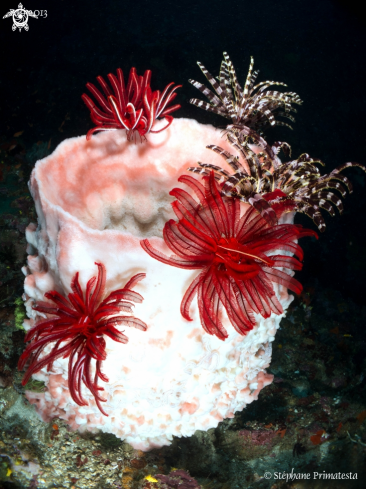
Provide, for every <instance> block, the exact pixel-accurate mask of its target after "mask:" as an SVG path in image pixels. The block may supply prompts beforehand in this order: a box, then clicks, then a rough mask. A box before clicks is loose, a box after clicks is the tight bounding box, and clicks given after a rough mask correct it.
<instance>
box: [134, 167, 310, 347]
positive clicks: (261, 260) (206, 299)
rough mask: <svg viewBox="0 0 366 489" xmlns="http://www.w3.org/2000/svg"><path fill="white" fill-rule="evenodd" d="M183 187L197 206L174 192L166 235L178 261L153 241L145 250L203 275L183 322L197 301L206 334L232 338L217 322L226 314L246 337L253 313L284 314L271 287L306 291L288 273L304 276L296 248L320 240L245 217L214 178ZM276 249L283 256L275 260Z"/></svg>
mask: <svg viewBox="0 0 366 489" xmlns="http://www.w3.org/2000/svg"><path fill="white" fill-rule="evenodd" d="M178 181H179V182H182V183H185V184H187V185H188V186H189V187H190V188H191V189H192V190H193V192H194V193H195V194H196V196H197V198H198V201H197V200H196V199H195V198H193V197H192V196H191V195H190V194H189V193H188V192H186V191H185V190H182V189H179V188H175V189H173V190H172V191H171V192H170V195H172V196H174V197H176V199H177V200H176V201H174V202H173V203H172V207H173V210H174V212H175V214H176V216H177V218H178V221H174V220H170V221H168V222H167V223H166V224H165V227H164V231H163V236H164V241H165V243H166V245H167V246H168V247H169V249H170V250H171V251H172V252H173V253H174V255H172V256H166V255H164V254H163V253H161V252H160V251H158V250H156V249H154V248H153V247H152V245H151V244H150V242H149V240H148V239H144V240H142V241H141V242H140V244H141V246H142V248H143V249H144V250H145V251H146V252H147V253H148V254H149V255H150V256H151V257H153V258H155V259H157V260H159V261H161V262H162V263H165V264H167V265H172V266H174V267H178V268H183V269H187V270H193V269H197V270H201V272H200V273H199V275H198V276H197V277H196V278H195V279H194V280H193V282H192V283H191V284H190V286H189V287H188V289H187V290H186V292H185V294H184V297H183V300H182V302H181V314H182V316H183V317H184V318H185V319H186V320H188V321H192V319H191V317H190V315H189V308H190V305H191V303H192V300H193V299H194V297H195V296H196V295H197V296H198V309H199V315H200V320H201V324H202V327H203V328H204V330H205V331H206V332H207V333H209V334H212V335H216V336H217V337H218V338H220V339H221V340H225V338H227V336H228V334H227V331H226V330H225V328H224V326H223V325H222V323H221V320H220V313H221V310H222V308H224V309H225V311H226V313H227V316H228V318H229V320H230V322H231V324H232V325H233V327H234V328H235V330H236V331H237V332H238V333H240V334H242V335H245V334H246V333H247V332H248V331H249V330H251V329H253V327H254V326H255V318H254V313H256V314H261V315H262V316H263V317H264V318H268V317H269V316H270V315H271V313H274V314H282V312H283V309H282V306H281V304H280V302H279V301H278V299H277V297H276V295H275V291H274V288H273V283H277V284H280V285H283V286H284V287H287V288H288V289H290V290H292V291H293V292H295V293H296V294H299V293H300V292H301V290H302V286H301V284H300V283H299V282H298V281H297V280H296V279H294V278H293V277H292V276H291V275H290V274H289V272H286V271H283V269H288V270H301V268H302V263H301V260H302V258H303V253H302V250H301V248H300V246H299V245H298V244H297V241H298V239H299V238H302V237H304V236H314V237H317V234H316V233H315V232H314V231H312V230H308V229H303V228H302V227H301V226H299V225H295V224H277V225H274V226H271V225H270V224H269V223H268V222H267V221H266V220H265V219H264V218H263V217H262V216H261V215H260V214H259V213H258V212H257V211H256V210H255V209H254V208H251V209H250V210H248V211H247V212H246V213H245V214H244V215H243V216H242V217H240V202H239V200H238V199H234V198H232V197H226V196H223V195H222V193H221V187H222V184H221V185H220V184H219V183H217V181H216V180H215V175H214V172H213V171H211V172H210V175H209V176H204V177H203V185H202V184H201V183H200V182H198V181H197V180H196V179H194V178H192V177H191V176H187V175H184V176H181V177H179V179H178ZM277 250H280V251H281V252H282V253H281V254H275V252H276V251H277ZM283 251H288V252H291V253H292V254H293V255H294V256H287V255H284V254H283ZM279 268H281V269H279Z"/></svg>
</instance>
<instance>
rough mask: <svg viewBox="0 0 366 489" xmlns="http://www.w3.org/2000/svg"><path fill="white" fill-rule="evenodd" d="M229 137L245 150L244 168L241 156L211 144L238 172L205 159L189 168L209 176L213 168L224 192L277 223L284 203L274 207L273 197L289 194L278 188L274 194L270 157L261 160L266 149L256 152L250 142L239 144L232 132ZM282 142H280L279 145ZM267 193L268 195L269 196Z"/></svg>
mask: <svg viewBox="0 0 366 489" xmlns="http://www.w3.org/2000/svg"><path fill="white" fill-rule="evenodd" d="M228 139H229V141H230V142H231V143H232V144H233V145H234V146H235V147H236V148H237V149H238V150H239V152H240V153H241V156H242V158H243V160H244V161H245V164H246V167H247V169H245V168H244V166H243V165H242V163H241V162H240V160H239V157H238V156H233V155H232V154H230V153H229V152H228V151H226V150H224V149H222V148H221V147H220V146H216V145H209V146H207V148H208V149H211V150H212V151H214V152H215V153H217V154H219V155H220V156H222V158H223V159H224V160H225V162H226V164H227V165H228V166H230V167H231V169H232V170H233V171H234V173H233V174H230V173H229V172H228V171H226V170H224V169H223V168H221V167H218V166H216V165H211V164H209V163H201V162H198V165H199V166H198V167H189V168H188V171H191V172H193V173H196V174H200V175H205V176H208V175H209V174H210V172H211V171H213V172H214V176H215V179H216V180H217V181H218V183H220V184H222V186H221V194H222V195H224V196H226V197H234V198H236V199H239V200H240V201H242V202H244V203H247V204H250V205H252V206H253V207H254V208H255V209H256V210H257V211H258V212H259V213H260V214H261V216H262V217H263V218H264V219H265V220H266V221H267V222H268V223H269V224H270V225H275V224H277V222H278V217H279V216H280V213H279V212H278V211H280V207H279V206H277V208H276V210H274V209H273V208H272V206H271V200H273V199H276V200H278V198H279V197H280V196H285V194H283V193H279V192H278V191H277V192H276V194H275V195H274V194H273V192H274V190H275V185H274V183H275V182H274V179H273V175H272V173H271V172H270V171H268V170H267V163H268V160H266V162H265V163H263V162H262V161H261V157H262V156H263V155H262V153H260V154H256V153H254V151H252V149H251V148H250V147H249V145H248V144H247V143H246V142H245V143H241V144H239V143H238V142H236V140H234V139H233V136H232V135H229V136H228ZM282 144H283V143H279V145H282ZM269 166H272V165H269ZM263 195H266V198H264V197H263ZM283 209H284V208H283Z"/></svg>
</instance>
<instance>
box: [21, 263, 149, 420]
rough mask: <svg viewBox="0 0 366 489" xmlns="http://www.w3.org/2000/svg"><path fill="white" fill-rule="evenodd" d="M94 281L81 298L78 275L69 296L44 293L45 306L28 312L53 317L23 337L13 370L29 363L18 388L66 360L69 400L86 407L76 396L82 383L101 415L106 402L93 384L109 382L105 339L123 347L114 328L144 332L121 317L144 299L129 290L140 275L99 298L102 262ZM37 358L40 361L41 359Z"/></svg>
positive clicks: (142, 326)
mask: <svg viewBox="0 0 366 489" xmlns="http://www.w3.org/2000/svg"><path fill="white" fill-rule="evenodd" d="M96 265H97V267H98V277H92V278H91V279H90V280H89V281H88V283H87V285H86V291H85V295H84V294H83V292H82V289H81V287H80V284H79V273H76V274H75V276H74V278H73V279H72V281H71V289H72V293H70V294H69V295H68V297H67V298H66V297H63V296H62V295H61V294H59V293H58V292H56V291H54V290H52V291H50V292H47V293H46V294H45V297H46V299H49V300H50V301H52V302H53V303H54V304H51V303H50V302H38V303H37V304H36V305H35V306H33V309H34V310H35V311H38V312H42V313H46V314H47V315H50V316H53V317H47V319H42V320H40V321H38V322H37V323H36V325H35V326H34V327H33V328H31V329H30V330H29V331H28V333H27V334H26V336H25V342H28V341H29V342H30V343H29V344H28V346H27V347H26V349H25V350H24V352H23V354H22V355H21V357H20V359H19V363H18V369H19V370H23V369H24V368H25V366H26V364H27V363H28V368H27V371H26V373H25V374H24V377H23V381H22V384H23V385H25V384H26V383H27V382H28V380H29V379H30V377H31V376H32V375H33V374H35V373H36V372H39V371H40V370H41V369H42V368H44V367H47V370H48V371H50V370H51V368H52V366H53V363H54V361H55V360H56V359H57V358H60V357H63V358H67V357H69V367H68V383H69V390H70V394H71V397H72V399H73V400H74V401H75V402H76V404H78V405H79V406H87V405H88V403H87V402H86V400H85V399H84V398H83V396H82V393H81V387H82V385H81V384H82V382H83V383H84V384H85V386H86V387H87V388H88V389H89V390H90V392H91V393H92V394H93V396H94V399H95V402H96V404H97V406H98V408H99V410H100V412H101V413H102V414H104V415H105V416H108V414H107V413H106V412H105V411H104V410H103V408H102V406H101V404H100V403H101V402H105V401H106V399H104V398H103V397H101V396H100V394H99V391H102V390H104V389H103V387H100V386H98V379H101V380H102V381H103V382H108V378H107V377H106V376H105V375H104V374H103V372H102V371H101V366H102V362H103V360H105V359H106V358H107V354H106V349H105V347H106V342H105V339H104V335H106V336H108V337H109V338H111V339H112V340H114V341H117V342H119V343H127V342H128V338H127V337H126V336H125V335H124V334H123V331H122V332H121V331H119V330H118V329H117V327H118V326H122V325H124V326H133V327H135V328H137V329H140V330H141V331H146V328H147V326H146V324H145V323H144V322H143V321H141V320H140V319H138V318H135V317H133V316H124V315H120V313H121V312H129V313H131V312H132V306H133V304H132V302H131V301H133V302H142V300H143V298H142V296H141V295H140V294H138V293H137V292H135V291H133V290H131V288H132V287H134V286H135V285H136V283H137V282H138V281H139V280H142V279H143V278H144V277H145V274H144V273H139V274H137V275H135V276H133V277H132V278H131V279H130V280H129V281H128V282H127V284H126V285H125V286H124V287H123V288H122V289H118V290H115V291H113V292H111V293H110V294H109V295H108V296H107V297H105V298H104V299H103V296H104V290H105V280H106V270H105V266H104V265H103V264H101V263H96ZM52 344H53V346H52V348H51V351H50V352H49V353H47V354H46V355H43V356H42V357H41V354H42V353H43V351H44V348H45V347H47V346H50V345H52ZM40 357H41V358H40ZM92 360H95V374H94V379H93V378H92V374H91V362H92Z"/></svg>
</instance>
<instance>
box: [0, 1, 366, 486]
mask: <svg viewBox="0 0 366 489" xmlns="http://www.w3.org/2000/svg"><path fill="white" fill-rule="evenodd" d="M16 5H17V0H15V1H12V2H8V1H6V2H2V4H1V12H2V14H1V17H2V16H3V15H5V14H6V12H7V11H8V10H9V9H11V8H13V9H15V8H16ZM24 7H25V8H26V9H31V10H35V9H38V10H40V11H41V10H47V16H46V15H45V14H44V15H43V16H42V17H39V18H38V19H37V20H36V19H33V18H30V19H29V23H28V24H29V31H27V32H26V31H25V30H22V31H21V32H19V31H18V30H16V31H14V32H13V31H12V29H11V26H12V20H11V18H7V19H1V20H0V46H1V63H0V72H1V73H0V83H1V85H0V88H1V89H0V110H1V119H0V120H1V126H0V147H1V153H0V156H1V158H0V161H1V167H0V169H1V173H0V201H1V208H0V209H1V213H2V217H1V226H2V230H4V229H5V228H6V232H7V233H8V232H13V231H14V232H15V233H19V236H20V235H21V233H22V232H23V231H24V228H25V225H26V224H27V218H26V217H24V216H28V215H29V216H32V210H31V209H30V207H31V202H30V201H29V198H28V197H27V190H26V185H25V184H26V181H27V179H28V177H29V174H30V171H31V168H32V166H33V164H34V163H35V161H36V159H38V158H40V157H42V156H44V155H45V154H48V153H49V152H51V151H52V150H53V149H54V148H55V147H56V145H57V144H59V143H60V142H61V141H62V140H63V139H65V138H68V137H72V136H78V135H81V134H85V133H86V132H87V131H88V129H90V128H91V127H92V123H91V121H90V118H89V112H88V110H87V109H86V107H85V105H84V104H83V102H82V100H81V94H82V93H84V91H85V84H86V82H88V81H89V82H94V81H95V77H96V76H98V75H102V76H106V75H107V74H108V73H110V72H115V71H116V69H117V68H118V67H120V68H122V69H123V71H124V73H126V74H127V73H128V71H129V69H130V67H131V66H135V67H136V68H137V70H138V73H143V72H144V71H145V70H146V69H151V70H152V88H153V89H155V88H157V87H164V86H166V84H167V83H169V82H171V81H174V82H175V83H179V84H183V88H182V89H180V90H179V96H178V97H177V99H176V100H177V102H178V103H180V104H181V105H182V107H181V109H180V110H179V112H177V113H176V114H175V115H176V116H177V117H190V118H195V119H197V120H198V121H200V122H202V123H212V124H214V125H217V126H220V125H223V124H224V121H223V120H221V119H220V118H219V117H218V116H215V115H212V114H209V113H206V112H204V111H202V110H199V109H198V108H196V107H193V106H191V105H190V104H189V103H188V101H189V99H190V98H192V97H199V93H198V92H197V91H196V89H195V88H194V87H192V86H191V85H190V84H189V83H188V82H187V80H188V78H193V79H196V80H199V81H201V82H203V83H204V82H205V80H204V77H203V75H202V73H201V72H200V70H199V68H198V67H197V65H196V61H197V60H199V61H201V62H202V63H203V64H204V65H205V66H206V67H207V68H208V69H209V70H210V71H211V73H213V74H217V73H218V69H219V65H220V62H221V59H222V52H223V51H227V52H228V53H229V54H230V57H231V59H232V61H233V63H234V65H235V67H236V70H237V73H238V75H239V79H240V81H242V82H243V81H244V79H245V76H246V74H247V70H248V66H249V59H250V56H254V59H255V65H254V66H255V68H257V69H260V75H259V81H262V80H267V79H268V80H278V81H282V82H286V83H287V84H288V87H289V90H292V91H296V92H297V93H298V94H299V95H300V97H301V98H302V100H303V101H304V104H303V105H302V106H301V107H299V108H298V114H297V115H296V123H295V124H294V131H290V130H288V129H286V128H277V129H275V130H269V131H268V132H267V134H266V138H267V140H268V141H270V142H271V141H276V140H282V141H287V142H289V143H290V144H291V146H292V150H293V156H294V157H297V156H298V155H300V154H301V153H304V152H306V153H309V154H310V156H312V157H314V158H320V159H321V160H322V161H324V162H325V164H326V166H325V168H324V172H326V173H328V172H330V171H331V170H332V169H333V168H335V167H337V166H339V165H341V164H342V163H344V162H346V161H357V162H359V163H362V164H366V161H365V143H366V137H365V135H366V90H365V80H366V62H365V61H366V60H365V49H366V22H365V16H364V14H363V13H362V12H361V10H358V8H357V6H356V2H355V3H353V2H341V1H331V0H307V1H304V0H291V1H290V0H286V1H284V0H277V1H274V0H257V1H256V2H249V1H248V0H243V1H240V2H239V1H236V0H235V1H221V2H219V1H217V0H211V1H203V0H197V1H191V0H187V1H181V0H178V1H166V2H163V1H161V2H158V1H154V0H152V1H147V0H136V1H124V2H122V1H119V2H116V1H112V0H104V1H103V2H96V1H83V0H82V1H77V2H66V1H62V0H58V1H57V2H45V1H44V0H29V1H26V0H25V2H24ZM199 98H202V97H199ZM20 132H21V134H18V133H20ZM17 165H18V168H17ZM345 174H346V175H347V176H348V177H349V178H350V180H351V181H352V183H353V186H354V192H353V194H352V195H350V196H347V197H346V199H345V202H344V206H345V212H344V214H343V216H341V217H340V216H339V215H338V214H337V216H336V217H334V218H330V217H327V216H326V224H327V229H326V231H325V233H324V234H322V235H321V236H320V239H319V240H318V241H316V242H315V241H310V240H309V241H308V242H306V241H305V240H304V242H303V243H302V246H303V248H304V252H305V261H304V269H303V271H302V272H301V273H299V274H298V275H297V276H298V278H299V280H300V281H301V282H302V283H303V284H304V285H305V287H308V288H310V290H312V288H314V287H315V288H316V290H318V291H321V292H320V296H321V297H323V298H324V297H325V295H324V294H325V292H324V291H326V290H331V291H332V292H331V294H333V296H332V297H333V299H332V300H333V301H334V303H335V304H338V303H344V302H347V301H348V302H347V303H348V304H349V306H348V307H349V308H351V309H352V308H354V309H352V314H351V313H350V314H349V316H348V317H347V312H346V313H345V315H344V316H342V317H343V321H344V322H345V323H347V321H348V322H349V321H350V319H349V318H350V317H351V316H352V318H353V323H352V324H353V325H356V326H355V328H356V329H354V330H353V331H352V334H353V335H354V337H355V338H357V342H358V343H359V345H360V347H359V348H358V349H357V351H356V350H354V349H353V347H352V348H351V349H348V350H347V349H346V350H340V351H341V352H342V353H339V351H338V350H337V354H336V358H338V357H337V355H340V357H339V363H341V364H342V366H343V367H344V369H347V368H348V366H349V362H351V357H352V358H353V360H354V364H353V366H352V368H354V369H355V370H354V372H355V375H356V374H360V371H361V370H362V368H363V366H364V364H363V356H362V351H363V347H362V345H364V344H366V338H365V333H364V321H365V316H366V309H365V307H362V306H364V303H365V302H364V300H365V299H364V297H365V285H364V284H365V276H366V254H365V252H364V250H365V242H366V225H365V215H366V199H365V195H366V175H365V174H364V173H363V172H362V171H361V170H358V169H355V170H348V171H347V172H345ZM323 214H326V213H325V211H324V213H323ZM11 216H13V217H11ZM296 220H297V222H299V223H301V224H303V225H305V226H307V227H310V228H314V229H315V227H314V225H313V224H312V222H311V220H310V219H308V218H307V217H304V216H297V217H296ZM7 236H8V235H7ZM17 236H18V234H17ZM20 239H22V238H21V237H20V238H19V240H20ZM23 241H24V239H23ZM0 251H1V253H2V255H1V259H2V260H3V263H5V268H4V270H5V272H4V273H5V275H3V278H1V277H0V281H2V284H3V285H4V287H5V286H6V284H7V283H8V285H9V284H10V289H11V290H10V292H8V293H5V292H4V295H3V296H2V300H5V301H6V300H7V299H8V298H9V297H10V299H11V301H10V299H9V301H10V302H11V303H13V300H14V298H15V297H18V296H19V295H21V284H22V278H21V275H20V274H19V275H16V273H18V272H15V271H14V274H15V275H14V277H13V276H12V277H10V275H9V274H10V272H9V267H10V265H9V263H10V261H11V260H13V261H14V258H13V255H12V254H11V253H12V252H10V251H9V249H8V248H6V247H2V248H1V250H0ZM7 253H8V254H7ZM9 260H10V261H9ZM19 260H20V258H19ZM10 269H11V267H10ZM6 273H7V274H8V275H6ZM6 277H8V278H6ZM9 277H10V278H9ZM7 280H8V282H7ZM9 294H10V295H9ZM322 294H323V295H322ZM328 298H329V297H328ZM327 300H328V299H324V302H323V304H324V309H326V308H327V307H328V309H329V308H330V309H332V307H331V306H329V304H328V303H327ZM329 300H330V299H329ZM317 307H318V309H319V310H321V309H322V305H321V303H320V302H318V305H317ZM330 309H329V310H330ZM362 313H363V315H362ZM319 314H320V313H319ZM329 314H330V317H333V318H334V317H336V316H337V308H336V306H334V307H333V309H332V312H331V313H329ZM341 314H344V311H342V312H341ZM330 327H331V325H330ZM312 328H313V329H312V330H311V335H312V337H313V336H314V338H315V337H316V335H318V333H319V331H317V330H316V326H315V325H313V327H312ZM314 328H315V329H314ZM329 338H332V337H331V335H329V333H328V336H325V337H324V338H322V343H323V344H326V345H327V347H329V343H331V340H330V339H329ZM290 340H291V339H290V338H288V339H287V340H285V342H286V341H290ZM19 341H20V339H19ZM355 341H356V340H355ZM19 349H20V346H19ZM17 351H18V350H14V356H13V357H12V360H11V366H12V367H14V365H15V364H16V357H17V353H16V352H17ZM20 351H21V350H20ZM351 352H353V354H354V355H355V356H354V355H353V354H352V355H351ZM323 353H324V352H323ZM333 353H334V352H333ZM333 353H332V352H328V357H329V356H332V355H333ZM333 356H334V355H333ZM325 357H326V358H328V357H327V355H325ZM353 360H352V361H353ZM324 361H325V360H324ZM294 368H295V367H294ZM281 376H282V375H281ZM362 386H363V387H362ZM357 389H360V391H359V394H360V402H361V400H362V399H364V382H363V384H362V383H361V384H360V385H359V387H358V388H357ZM362 389H363V390H362ZM362 393H363V394H362ZM352 395H353V394H351V396H352ZM258 403H259V401H258ZM360 406H361V405H360ZM255 409H257V408H255V407H254V405H253V410H252V411H251V412H250V413H249V414H248V416H249V418H248V419H252V418H256V417H257V415H258V413H257V411H256V410H255ZM258 409H259V408H258ZM259 410H260V409H259ZM359 410H361V407H359ZM250 416H252V418H250ZM353 445H354V444H353V443H352V442H350V449H351V448H352V446H353ZM222 450H224V451H225V448H223V449H222ZM173 458H174V457H173ZM223 460H226V459H225V458H223ZM362 461H363V462H364V457H363V456H362V457H361V462H360V463H363V462H362ZM182 463H183V462H182ZM203 472H204V471H203ZM198 475H200V474H198ZM201 475H202V474H201ZM204 475H205V476H207V473H204ZM4 484H5V483H4ZM6 484H7V483H6ZM0 487H1V482H0ZM4 487H5V486H4ZM6 487H12V486H6ZM65 487H66V486H65ZM228 487H230V486H228ZM239 487H247V486H246V482H245V481H243V483H242V486H240V485H239ZM258 487H259V486H258ZM263 487H264V486H263ZM281 487H282V486H281ZM299 487H300V486H299ZM304 487H305V486H304ZM311 487H312V486H311ZM329 487H338V486H329ZM346 487H347V486H346ZM349 487H353V486H352V485H350V486H349ZM354 487H355V486H354Z"/></svg>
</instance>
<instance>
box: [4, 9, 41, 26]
mask: <svg viewBox="0 0 366 489" xmlns="http://www.w3.org/2000/svg"><path fill="white" fill-rule="evenodd" d="M38 15H39V14H35V13H34V12H32V10H26V9H25V8H23V5H22V4H21V3H20V4H19V5H18V8H17V9H16V10H14V9H10V11H9V12H8V13H7V14H5V15H4V17H3V19H6V18H7V17H13V25H12V30H13V31H15V30H16V29H17V28H18V29H19V30H20V31H21V30H22V29H23V28H24V30H26V31H28V30H29V26H28V18H29V17H34V18H35V19H38Z"/></svg>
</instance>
